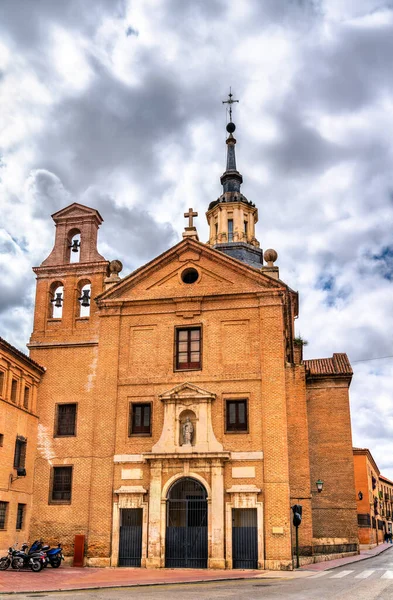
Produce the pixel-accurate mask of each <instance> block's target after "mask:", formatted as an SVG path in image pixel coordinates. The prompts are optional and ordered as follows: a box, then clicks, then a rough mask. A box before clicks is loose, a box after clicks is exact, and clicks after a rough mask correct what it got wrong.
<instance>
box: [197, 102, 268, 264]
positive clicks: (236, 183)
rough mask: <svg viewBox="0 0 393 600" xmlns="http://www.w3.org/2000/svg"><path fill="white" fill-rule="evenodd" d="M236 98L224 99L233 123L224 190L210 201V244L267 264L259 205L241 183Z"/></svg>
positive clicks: (222, 181) (227, 251)
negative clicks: (260, 238)
mask: <svg viewBox="0 0 393 600" xmlns="http://www.w3.org/2000/svg"><path fill="white" fill-rule="evenodd" d="M234 102H238V100H233V98H232V94H231V93H229V99H228V100H225V101H224V103H226V104H228V105H229V119H230V120H229V123H228V124H227V127H226V129H227V132H228V134H229V135H228V138H227V140H226V144H227V164H226V169H225V171H224V173H223V174H222V176H221V184H222V187H223V193H222V194H221V196H220V197H219V198H218V199H217V200H214V201H213V202H211V203H210V205H209V209H208V211H207V213H206V217H207V221H208V223H209V228H210V233H209V241H208V242H207V243H208V245H209V246H213V248H216V249H217V250H220V251H221V252H224V253H225V254H228V255H229V256H232V257H233V258H237V259H238V260H242V261H243V262H246V263H247V264H249V265H251V266H252V267H257V268H261V267H262V266H263V253H262V250H261V249H260V247H259V242H258V240H257V239H256V237H255V224H256V223H257V221H258V209H257V208H256V206H255V204H254V203H253V202H250V201H249V200H247V198H246V197H245V196H244V195H243V194H242V193H241V191H240V186H241V184H242V183H243V177H242V175H241V174H240V173H239V171H238V170H237V167H236V155H235V146H236V138H235V137H234V136H233V134H234V132H235V130H236V125H235V123H233V122H232V104H233V103H234Z"/></svg>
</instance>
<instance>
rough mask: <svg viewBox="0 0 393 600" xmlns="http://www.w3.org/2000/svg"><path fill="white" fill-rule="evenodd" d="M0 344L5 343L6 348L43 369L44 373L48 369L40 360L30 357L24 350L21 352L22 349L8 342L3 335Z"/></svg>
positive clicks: (40, 369) (37, 367)
mask: <svg viewBox="0 0 393 600" xmlns="http://www.w3.org/2000/svg"><path fill="white" fill-rule="evenodd" d="M0 345H4V347H5V349H6V350H9V351H10V352H12V353H13V354H16V356H17V357H18V358H21V359H22V360H24V361H25V362H27V363H29V364H30V365H32V366H33V367H35V368H36V369H38V370H39V371H41V372H42V373H45V371H46V369H45V367H43V366H42V365H40V364H39V363H38V362H36V361H35V360H33V359H32V358H30V356H27V354H25V353H24V352H21V351H20V350H18V348H15V346H13V345H12V344H10V343H9V342H7V341H6V340H5V339H4V338H2V337H0Z"/></svg>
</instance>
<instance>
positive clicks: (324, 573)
mask: <svg viewBox="0 0 393 600" xmlns="http://www.w3.org/2000/svg"><path fill="white" fill-rule="evenodd" d="M328 573H329V571H322V572H321V573H317V574H316V575H311V577H310V579H316V578H317V577H323V576H324V575H327V574H328Z"/></svg>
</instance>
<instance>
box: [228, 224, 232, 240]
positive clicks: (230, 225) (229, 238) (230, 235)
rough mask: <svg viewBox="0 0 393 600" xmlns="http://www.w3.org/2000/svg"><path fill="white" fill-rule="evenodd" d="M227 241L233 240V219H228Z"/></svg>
mask: <svg viewBox="0 0 393 600" xmlns="http://www.w3.org/2000/svg"><path fill="white" fill-rule="evenodd" d="M228 242H233V219H228Z"/></svg>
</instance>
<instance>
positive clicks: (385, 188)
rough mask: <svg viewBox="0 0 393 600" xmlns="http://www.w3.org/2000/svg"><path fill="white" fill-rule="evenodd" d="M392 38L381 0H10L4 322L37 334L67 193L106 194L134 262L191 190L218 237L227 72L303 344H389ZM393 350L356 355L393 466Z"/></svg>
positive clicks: (0, 22)
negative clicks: (43, 282) (214, 203)
mask: <svg viewBox="0 0 393 600" xmlns="http://www.w3.org/2000/svg"><path fill="white" fill-rule="evenodd" d="M22 17H23V18H22ZM392 40H393V10H392V7H391V6H390V5H389V4H386V3H385V5H384V4H383V3H381V2H378V1H377V0H375V1H374V0H356V2H355V1H354V0H323V1H322V0H321V1H316V0H315V1H312V0H243V1H242V2H229V3H228V2H225V0H212V1H209V2H206V1H204V0H195V1H194V2H184V1H182V0H162V1H160V2H157V1H156V0H133V1H132V2H130V1H128V0H124V1H119V2H117V1H113V0H97V1H95V2H94V3H89V6H88V7H87V6H86V2H84V1H83V0H69V1H68V2H53V1H52V0H36V1H34V2H24V1H22V0H3V1H2V2H1V3H0V98H1V103H2V115H1V117H2V121H1V123H0V127H1V129H2V135H1V148H0V156H1V161H2V162H1V169H0V178H1V181H0V205H1V214H2V215H6V218H5V219H4V218H3V221H2V223H1V227H2V230H1V236H0V247H1V254H0V256H1V259H0V277H1V281H2V290H1V294H0V331H1V332H2V334H3V335H4V336H5V337H6V338H7V339H9V340H10V342H11V343H14V344H16V345H17V346H18V347H22V348H23V346H24V344H25V343H26V341H27V340H28V338H29V335H30V331H31V327H32V310H31V306H32V302H33V297H34V275H33V273H32V272H31V267H32V266H33V265H38V264H40V263H41V262H42V260H43V259H44V258H45V257H46V256H47V255H48V253H49V252H50V250H51V248H52V244H53V237H54V227H53V222H52V221H51V219H50V215H51V214H53V212H55V211H57V210H58V209H60V208H62V207H64V206H66V205H67V204H69V203H71V202H74V201H79V202H82V203H84V204H87V205H89V206H92V207H96V208H97V209H98V210H99V211H100V212H101V214H102V216H103V217H104V223H103V225H102V227H101V229H100V233H99V247H100V251H101V253H103V254H104V255H105V256H106V257H107V258H108V259H112V258H120V259H121V260H122V262H123V263H124V265H125V268H124V272H123V274H125V273H127V272H129V271H131V270H133V269H135V268H137V267H138V266H140V265H141V264H143V263H144V262H147V261H148V260H150V259H152V258H153V257H154V256H156V255H157V254H159V253H160V252H162V251H164V250H165V249H166V248H168V247H169V246H171V245H172V244H174V243H176V242H177V241H178V240H179V239H180V238H181V230H182V228H183V227H184V219H183V212H184V211H185V210H187V209H188V207H189V206H193V207H194V208H195V209H196V210H197V211H198V212H199V215H200V216H199V217H198V219H197V226H198V231H199V235H200V239H205V240H206V239H207V236H208V232H207V225H206V223H205V219H204V216H203V214H204V212H205V210H206V209H207V206H208V204H209V202H210V201H211V200H214V199H216V198H217V197H218V196H219V194H220V191H221V187H220V183H219V177H220V175H221V173H222V171H223V170H224V165H225V148H226V146H225V135H226V132H225V118H226V115H225V112H224V110H223V106H222V104H221V101H222V100H223V99H225V97H226V95H227V93H228V89H229V86H232V89H233V91H234V93H235V94H236V97H237V98H239V99H240V103H239V105H236V107H235V110H234V119H235V121H236V125H237V129H236V138H237V148H236V151H237V164H238V168H239V170H240V171H241V172H242V174H243V177H244V184H243V191H244V194H245V195H246V196H247V197H248V198H249V199H250V200H252V201H253V202H255V203H256V205H257V206H258V210H259V223H258V229H257V237H258V239H259V240H260V242H261V245H262V247H263V248H268V247H273V248H275V249H276V250H277V251H278V253H279V260H278V263H277V264H278V265H279V267H280V275H281V277H282V278H283V279H284V280H285V281H286V282H287V283H288V284H289V285H290V286H291V287H292V288H294V289H298V290H299V292H300V318H299V320H298V322H297V327H298V328H299V330H300V331H301V332H302V335H303V336H304V337H305V338H306V339H308V341H309V345H308V346H307V357H310V358H311V357H318V356H322V357H323V356H331V354H332V353H333V352H341V351H347V352H348V354H349V356H350V358H351V359H352V360H353V361H357V360H363V359H367V358H373V357H378V356H385V355H391V354H393V348H392V337H391V334H390V332H391V331H392V330H393V316H392V315H393V300H392V298H393V294H392V285H393V280H392V267H393V265H392V233H391V232H392V230H393V202H392V198H393V194H392V190H393V171H392V164H393V144H392V140H391V131H392V130H393V110H392V109H393V93H392V83H393V82H392V70H391V64H390V63H391V60H390V57H391V55H392V50H393V47H392V46H393V41H392ZM392 365H393V361H391V360H390V359H386V360H383V361H375V362H374V361H372V362H366V363H360V362H359V363H354V370H355V376H354V379H353V383H352V386H351V398H352V399H351V403H352V417H353V431H354V440H355V441H356V444H357V445H361V446H367V445H369V446H370V449H371V451H372V453H373V455H374V456H375V459H376V460H377V462H378V463H379V462H381V464H383V466H384V469H386V473H385V474H386V475H388V476H390V477H391V478H393V467H392V465H391V464H389V463H388V461H387V459H386V456H388V455H389V454H390V455H391V454H392V450H391V440H390V437H389V427H390V424H391V420H390V419H391V414H392V410H393V401H392V399H391V394H390V385H391V384H390V382H391V376H392V372H391V370H392ZM375 406H377V407H378V411H377V412H378V420H375V421H374V424H372V425H369V423H370V415H371V414H372V412H373V410H374V409H375ZM378 436H379V437H378Z"/></svg>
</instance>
